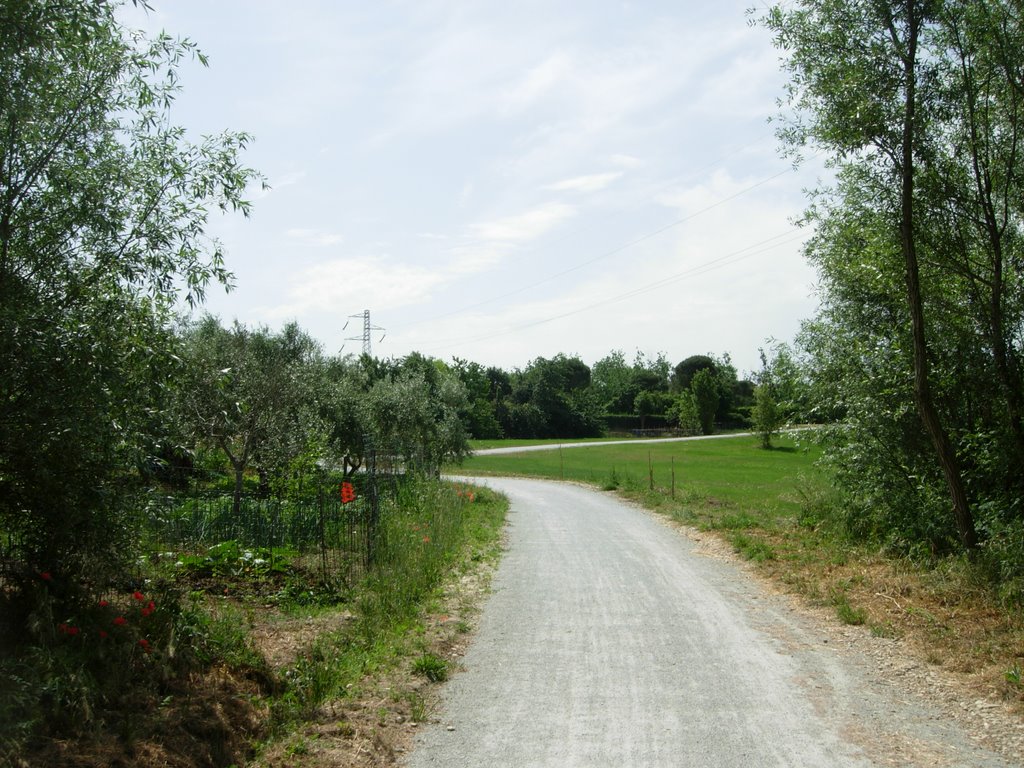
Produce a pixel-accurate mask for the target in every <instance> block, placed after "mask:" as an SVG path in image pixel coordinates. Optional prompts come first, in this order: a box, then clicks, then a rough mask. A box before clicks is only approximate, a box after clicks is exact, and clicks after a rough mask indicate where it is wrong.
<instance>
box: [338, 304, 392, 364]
mask: <svg viewBox="0 0 1024 768" xmlns="http://www.w3.org/2000/svg"><path fill="white" fill-rule="evenodd" d="M360 317H361V318H362V319H363V335H362V336H349V337H348V338H347V339H345V340H346V341H362V342H363V354H364V355H372V352H371V351H370V341H371V340H370V333H371V332H372V331H383V330H384V329H383V328H380V327H378V326H376V325H370V310H368V309H364V310H363V313H362V314H361V315H349V319H352V318H360ZM345 328H348V322H346V323H345V326H344V328H342V329H341V330H345ZM385 335H386V334H381V337H380V339H379V341H378V343H379V342H380V341H384V336H385Z"/></svg>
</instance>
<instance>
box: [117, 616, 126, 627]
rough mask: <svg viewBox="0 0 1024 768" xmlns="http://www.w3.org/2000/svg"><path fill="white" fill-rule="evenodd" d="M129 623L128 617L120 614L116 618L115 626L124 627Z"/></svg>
mask: <svg viewBox="0 0 1024 768" xmlns="http://www.w3.org/2000/svg"><path fill="white" fill-rule="evenodd" d="M127 623H128V619H126V618H125V617H124V616H118V617H117V618H116V619H114V626H115V627H123V626H124V625H125V624H127Z"/></svg>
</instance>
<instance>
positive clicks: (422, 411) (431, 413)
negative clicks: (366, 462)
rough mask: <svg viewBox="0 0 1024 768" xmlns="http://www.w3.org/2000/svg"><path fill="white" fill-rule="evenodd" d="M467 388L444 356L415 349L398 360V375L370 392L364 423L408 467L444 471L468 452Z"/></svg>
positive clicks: (395, 372)
mask: <svg viewBox="0 0 1024 768" xmlns="http://www.w3.org/2000/svg"><path fill="white" fill-rule="evenodd" d="M467 404H468V400H467V397H466V389H465V387H464V386H463V384H462V382H461V381H460V380H459V378H458V376H457V375H455V374H454V373H452V372H451V371H450V370H448V367H447V366H445V365H444V364H443V363H441V361H439V360H432V359H430V358H426V357H424V356H423V355H420V354H418V353H413V354H411V355H409V356H408V357H406V358H404V359H403V360H401V361H397V362H394V363H393V365H392V373H391V374H390V375H389V376H387V377H385V378H382V379H379V380H377V381H376V382H374V383H373V384H372V386H371V387H370V389H369V391H368V392H367V395H366V398H365V402H364V404H363V408H364V414H365V416H364V423H365V424H366V425H367V426H368V427H369V432H370V437H371V439H372V440H373V442H374V444H375V447H376V448H378V449H379V450H381V451H384V452H386V453H394V454H396V455H398V456H399V457H401V458H402V459H403V460H404V461H405V462H406V464H407V466H409V467H412V468H417V469H423V470H427V471H430V472H439V471H440V468H441V465H442V464H443V463H444V462H446V461H458V460H460V459H461V458H463V457H464V456H465V455H466V453H467V452H468V443H467V442H466V427H465V424H464V422H463V421H462V418H461V416H460V414H463V413H465V412H466V408H467Z"/></svg>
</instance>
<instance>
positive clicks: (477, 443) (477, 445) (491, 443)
mask: <svg viewBox="0 0 1024 768" xmlns="http://www.w3.org/2000/svg"><path fill="white" fill-rule="evenodd" d="M625 439H628V438H622V437H579V438H573V439H571V440H567V439H561V438H559V439H549V440H538V439H532V438H521V439H519V438H517V439H515V440H470V441H469V447H470V448H472V449H473V450H474V451H479V450H483V449H485V448H510V447H512V446H515V447H522V446H526V445H559V444H562V445H564V444H565V443H602V442H604V443H606V442H608V441H609V440H625Z"/></svg>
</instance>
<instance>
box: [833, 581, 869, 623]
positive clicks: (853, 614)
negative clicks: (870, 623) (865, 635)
mask: <svg viewBox="0 0 1024 768" xmlns="http://www.w3.org/2000/svg"><path fill="white" fill-rule="evenodd" d="M831 602H832V605H833V606H834V607H835V609H836V616H838V617H839V620H840V621H841V622H843V624H850V625H852V626H855V627H859V626H862V625H863V624H866V623H867V620H868V612H867V611H866V610H865V609H863V608H854V607H853V606H852V605H850V599H849V598H848V597H847V596H846V593H845V592H843V591H840V590H833V592H832V600H831Z"/></svg>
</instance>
